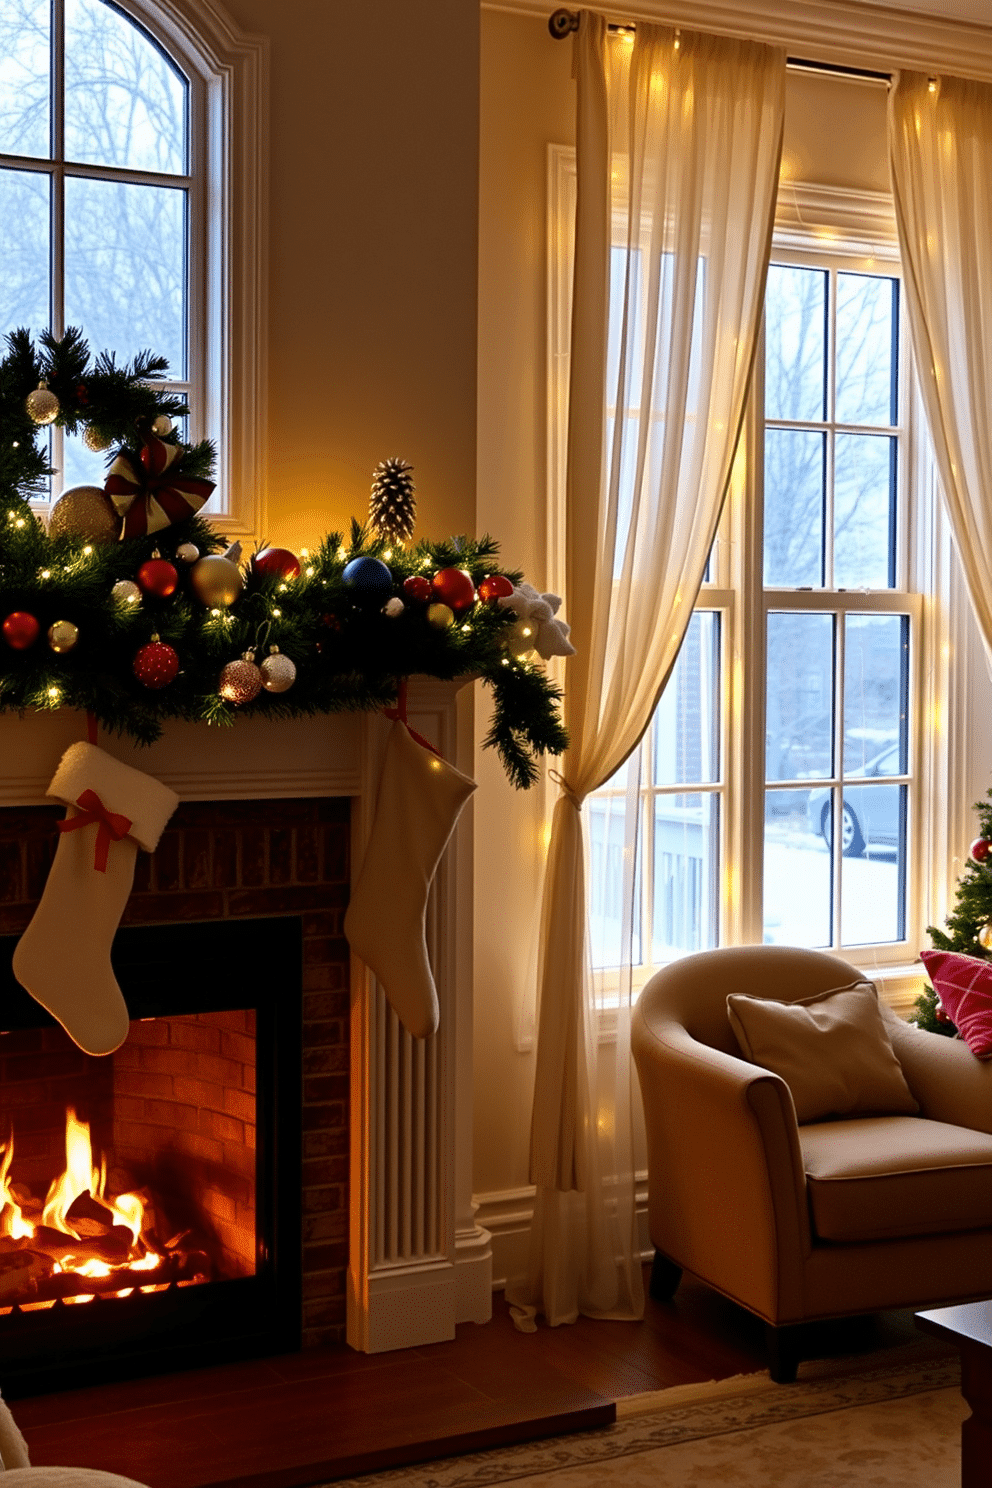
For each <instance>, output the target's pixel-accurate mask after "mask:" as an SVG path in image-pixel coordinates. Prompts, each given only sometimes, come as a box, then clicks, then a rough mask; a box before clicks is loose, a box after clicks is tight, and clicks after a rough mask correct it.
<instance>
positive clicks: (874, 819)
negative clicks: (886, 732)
mask: <svg viewBox="0 0 992 1488" xmlns="http://www.w3.org/2000/svg"><path fill="white" fill-rule="evenodd" d="M900 773H901V770H900V759H899V745H898V744H893V745H890V746H889V747H888V748H887V749H883V750H882V751H881V753H880V754H876V755H875V756H874V758H873V759H870V760H868V761H867V763H866V764H865V767H864V769H863V770H859V771H858V775H859V776H860V777H867V778H871V777H882V778H884V777H885V776H887V775H899V774H900ZM904 789H905V787H904V786H901V785H845V786H844V804H843V808H842V811H843V819H842V824H841V851H842V852H843V854H844V856H845V858H860V857H863V856H864V852H865V849H866V847H867V846H868V844H869V843H873V844H875V845H876V846H880V847H898V846H899V844H900V842H901V840H902V831H903V816H904V813H903V805H902V797H903V791H904ZM832 796H833V791H832V787H830V786H823V787H821V788H820V789H819V790H814V791H810V795H809V800H808V801H807V803H806V820H807V822H808V824H809V830H810V831H811V832H812V833H814V834H817V833H819V835H820V836H821V837H822V838H823V840H824V842H825V843H826V844H827V846H828V847H829V846H830V842H831V838H832V837H833V813H832V810H831V803H832Z"/></svg>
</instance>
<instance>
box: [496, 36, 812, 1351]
mask: <svg viewBox="0 0 992 1488" xmlns="http://www.w3.org/2000/svg"><path fill="white" fill-rule="evenodd" d="M576 76H577V81H578V123H577V148H576V157H577V158H576V168H577V204H576V243H575V273H574V290H573V307H572V334H571V368H570V381H569V419H568V472H567V482H566V485H567V491H566V527H567V530H566V583H567V587H566V595H567V604H568V615H569V619H570V621H571V622H572V640H573V641H574V643H575V647H576V655H575V656H573V657H570V658H569V659H568V662H567V668H566V680H565V695H566V703H565V708H566V718H567V722H568V727H569V731H570V734H571V746H570V748H569V751H568V754H567V755H566V756H565V759H564V762H563V767H562V768H563V782H562V791H561V795H560V797H559V800H558V803H557V805H556V807H555V812H554V818H553V823H552V835H551V845H550V850H549V855H548V867H547V878H546V886H545V900H544V913H543V924H542V945H541V950H542V955H541V972H540V988H541V1005H540V1016H539V1025H538V1053H537V1072H536V1086H535V1093H534V1112H533V1120H532V1129H531V1180H532V1182H533V1183H534V1184H535V1185H536V1187H537V1198H536V1208H535V1218H534V1224H533V1229H532V1234H531V1249H530V1258H529V1267H528V1274H527V1275H526V1277H524V1278H518V1279H516V1280H515V1281H513V1282H512V1283H511V1285H510V1286H509V1287H508V1289H507V1292H508V1296H509V1297H510V1300H511V1302H512V1303H513V1304H514V1310H515V1317H516V1318H517V1321H518V1326H523V1327H527V1326H533V1318H534V1316H535V1314H537V1313H541V1314H543V1315H544V1317H545V1318H546V1319H547V1321H548V1322H549V1323H552V1324H555V1323H561V1322H567V1321H572V1320H574V1319H575V1317H576V1316H577V1315H578V1313H580V1312H583V1313H586V1314H587V1315H590V1316H600V1317H637V1316H639V1315H640V1313H641V1311H642V1309H643V1289H642V1281H641V1270H640V1257H639V1251H638V1241H637V1234H636V1227H635V1216H634V1185H633V1157H632V1141H631V1114H632V1110H631V1102H632V1099H633V1098H635V1097H636V1092H635V1091H634V1090H633V1089H632V1080H631V1070H630V1048H629V1036H628V1015H629V996H623V995H622V996H621V999H620V1002H621V1006H620V1007H619V1008H618V1009H617V1010H616V1015H615V1018H616V1037H615V1039H614V1038H613V1030H612V1012H613V1010H612V1009H611V1010H610V1011H611V1017H610V1023H609V1026H607V1020H606V1019H605V1018H604V1019H603V1020H602V1026H601V1022H600V1018H599V1014H598V1013H597V1009H596V1006H595V1002H594V996H593V985H592V978H591V975H590V970H589V954H588V937H587V926H586V882H585V861H586V854H585V845H584V842H583V831H582V819H581V807H582V802H583V800H584V799H585V797H586V796H587V795H588V793H589V792H590V791H592V790H595V789H596V788H597V787H598V786H600V785H601V784H602V783H603V782H604V781H606V780H607V779H609V778H610V777H611V776H612V775H613V774H614V773H615V771H616V770H617V769H618V768H619V767H620V765H621V764H622V763H623V761H624V760H625V759H627V758H628V756H630V755H631V753H632V751H633V750H634V749H635V748H636V746H637V744H638V742H639V740H640V738H641V736H642V734H643V733H644V730H645V729H646V727H647V725H648V722H649V721H650V718H651V714H652V711H653V709H654V706H655V702H656V700H657V698H658V696H659V693H660V692H661V689H662V688H663V686H664V684H665V681H666V679H667V678H668V675H669V673H670V672H671V669H672V667H673V665H674V663H675V659H676V657H677V655H678V651H679V647H680V645H681V643H682V638H683V636H684V634H685V629H686V626H687V625H688V623H689V619H690V617H691V614H692V607H693V603H694V601H695V598H696V595H697V592H698V590H699V586H700V583H701V581H702V576H703V572H704V569H705V565H706V559H707V555H708V553H709V550H710V546H711V544H712V541H713V535H714V533H715V530H716V526H717V521H718V518H719V515H720V509H721V506H722V504H723V499H724V494H725V492H726V488H727V484H728V481H729V477H730V468H731V462H732V460H733V455H734V450H735V448H736V445H737V439H738V434H739V431H740V425H741V420H742V415H743V406H744V397H745V392H746V388H747V383H748V379H749V375H750V371H751V365H752V361H753V358H754V349H755V342H756V337H757V330H758V323H759V319H760V315H761V307H762V299H763V294H764V284H765V274H766V269H767V264H768V254H769V248H770V244H771V232H772V223H773V219H774V208H775V193H776V187H777V181H778V167H779V157H780V153H781V142H782V118H783V100H784V81H785V54H784V52H783V51H780V50H777V49H774V48H769V47H764V46H761V45H757V44H754V43H750V42H744V41H735V40H730V39H725V38H721V37H716V36H702V35H695V34H692V33H689V32H686V31H682V32H681V33H680V32H677V31H675V30H673V29H672V28H670V27H664V26H655V25H647V24H638V27H637V32H636V36H634V37H633V38H631V37H630V36H629V35H626V36H617V35H616V34H615V33H614V34H610V33H609V32H608V30H607V25H606V22H605V20H604V19H603V17H601V16H598V15H595V14H592V13H590V12H582V13H581V20H580V26H579V31H578V34H577V36H576ZM634 817H636V812H628V818H629V819H631V818H634ZM627 861H628V871H627V874H626V878H627V880H628V884H627V887H628V889H630V888H631V887H632V883H633V875H632V871H631V868H630V864H631V862H632V855H631V854H629V853H628V857H627ZM627 980H628V985H629V979H627Z"/></svg>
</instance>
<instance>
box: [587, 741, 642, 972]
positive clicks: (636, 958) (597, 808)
mask: <svg viewBox="0 0 992 1488" xmlns="http://www.w3.org/2000/svg"><path fill="white" fill-rule="evenodd" d="M626 770H627V767H626V765H624V766H623V769H622V772H621V773H622V774H623V775H624V776H626ZM586 805H587V807H588V811H589V943H590V951H591V955H592V964H593V966H594V967H595V968H597V969H599V968H601V967H604V966H619V965H620V963H621V961H622V960H623V957H622V955H621V949H622V942H623V877H624V874H623V867H624V856H623V854H624V817H625V814H626V810H627V800H626V796H625V795H621V796H605V797H604V796H590V797H589V798H588V800H587V802H586ZM640 902H641V872H640V839H639V838H638V862H637V865H636V869H635V874H634V904H635V905H636V906H639V905H640ZM640 928H641V927H640V910H639V909H635V911H634V927H633V942H632V946H631V951H630V960H631V964H632V965H634V966H637V965H639V964H640V960H641V936H640Z"/></svg>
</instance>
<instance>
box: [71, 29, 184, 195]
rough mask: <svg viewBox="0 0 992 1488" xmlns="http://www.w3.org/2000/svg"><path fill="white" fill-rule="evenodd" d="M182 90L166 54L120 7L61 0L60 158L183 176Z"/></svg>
mask: <svg viewBox="0 0 992 1488" xmlns="http://www.w3.org/2000/svg"><path fill="white" fill-rule="evenodd" d="M186 94H187V84H186V82H185V81H184V80H183V79H182V78H181V77H180V76H179V74H178V73H177V72H176V70H175V68H174V67H173V66H172V64H171V63H170V62H169V61H168V60H167V59H166V57H165V54H164V53H163V52H161V51H160V50H159V48H158V47H157V46H156V45H155V43H154V42H153V41H152V40H151V38H150V37H149V36H148V34H147V33H146V32H144V31H142V30H141V29H140V28H139V27H138V26H136V25H135V24H134V22H133V21H131V20H129V19H128V18H127V17H126V16H124V15H122V14H121V12H120V11H119V10H115V9H114V8H113V7H112V6H110V5H104V4H103V3H102V0H66V7H65V153H66V159H68V160H80V161H86V162H87V163H89V164H93V165H116V166H122V167H124V168H126V169H129V170H148V171H169V172H170V173H172V174H173V175H182V174H184V173H185V170H186V159H187V150H186Z"/></svg>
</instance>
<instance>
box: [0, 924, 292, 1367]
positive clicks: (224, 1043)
mask: <svg viewBox="0 0 992 1488" xmlns="http://www.w3.org/2000/svg"><path fill="white" fill-rule="evenodd" d="M301 930H302V922H301V920H300V918H299V917H287V918H268V919H252V920H243V921H241V920H220V921H216V922H204V923H198V924H170V925H168V926H167V927H165V926H153V927H145V928H140V929H138V928H127V929H123V930H121V931H120V932H119V934H118V936H117V938H116V940H115V945H114V965H115V969H116V971H117V976H118V980H119V982H120V985H121V990H122V991H123V993H124V996H125V999H126V1001H127V1003H128V1009H129V1012H130V1014H131V1018H132V1029H131V1033H130V1034H129V1036H128V1039H127V1041H126V1042H125V1043H124V1045H123V1046H122V1047H121V1048H120V1049H119V1050H117V1051H116V1053H114V1054H113V1055H110V1056H107V1057H105V1058H94V1057H92V1056H90V1055H87V1054H84V1053H83V1052H82V1051H81V1050H79V1049H78V1048H77V1047H76V1046H75V1044H73V1043H72V1041H71V1040H70V1039H69V1038H68V1036H67V1035H66V1034H65V1033H64V1032H63V1030H62V1029H61V1028H60V1027H59V1026H58V1024H56V1023H54V1022H53V1020H52V1019H51V1018H49V1016H48V1015H47V1014H46V1013H45V1012H44V1011H43V1010H42V1009H41V1008H39V1007H38V1005H37V1003H35V1002H34V1001H33V1000H32V999H31V998H30V997H28V995H27V994H26V993H25V992H23V991H22V990H21V989H20V988H19V987H18V986H17V984H16V982H14V980H13V976H12V973H11V971H10V955H11V953H12V951H13V946H14V944H15V943H16V938H13V937H10V938H6V939H5V941H4V942H3V949H2V955H0V1008H2V1014H0V1021H2V1024H3V1031H2V1032H0V1144H2V1146H3V1152H2V1155H0V1200H2V1201H3V1207H2V1209H0V1358H2V1359H3V1375H4V1390H5V1393H8V1394H13V1395H16V1394H24V1393H28V1392H33V1391H36V1390H39V1389H51V1388H59V1387H61V1386H63V1385H68V1384H72V1383H76V1382H78V1380H79V1379H80V1378H81V1377H84V1378H85V1379H87V1380H88V1381H90V1380H94V1379H96V1378H116V1377H120V1376H122V1375H125V1374H133V1373H135V1372H143V1373H154V1372H161V1371H162V1370H165V1369H174V1368H182V1367H185V1366H190V1365H194V1364H203V1363H206V1362H213V1361H219V1360H222V1359H226V1358H234V1357H237V1358H243V1357H246V1356H248V1355H251V1354H265V1353H274V1352H286V1351H288V1350H291V1349H294V1348H298V1347H299V1345H300V1339H301V1245H300V1233H301V1224H300V1220H301V1214H300V1203H299V1192H300V1148H301V1111H302V1105H301V1079H300V1066H301V1032H302V1018H301V986H302V975H301V973H302V937H301Z"/></svg>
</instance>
